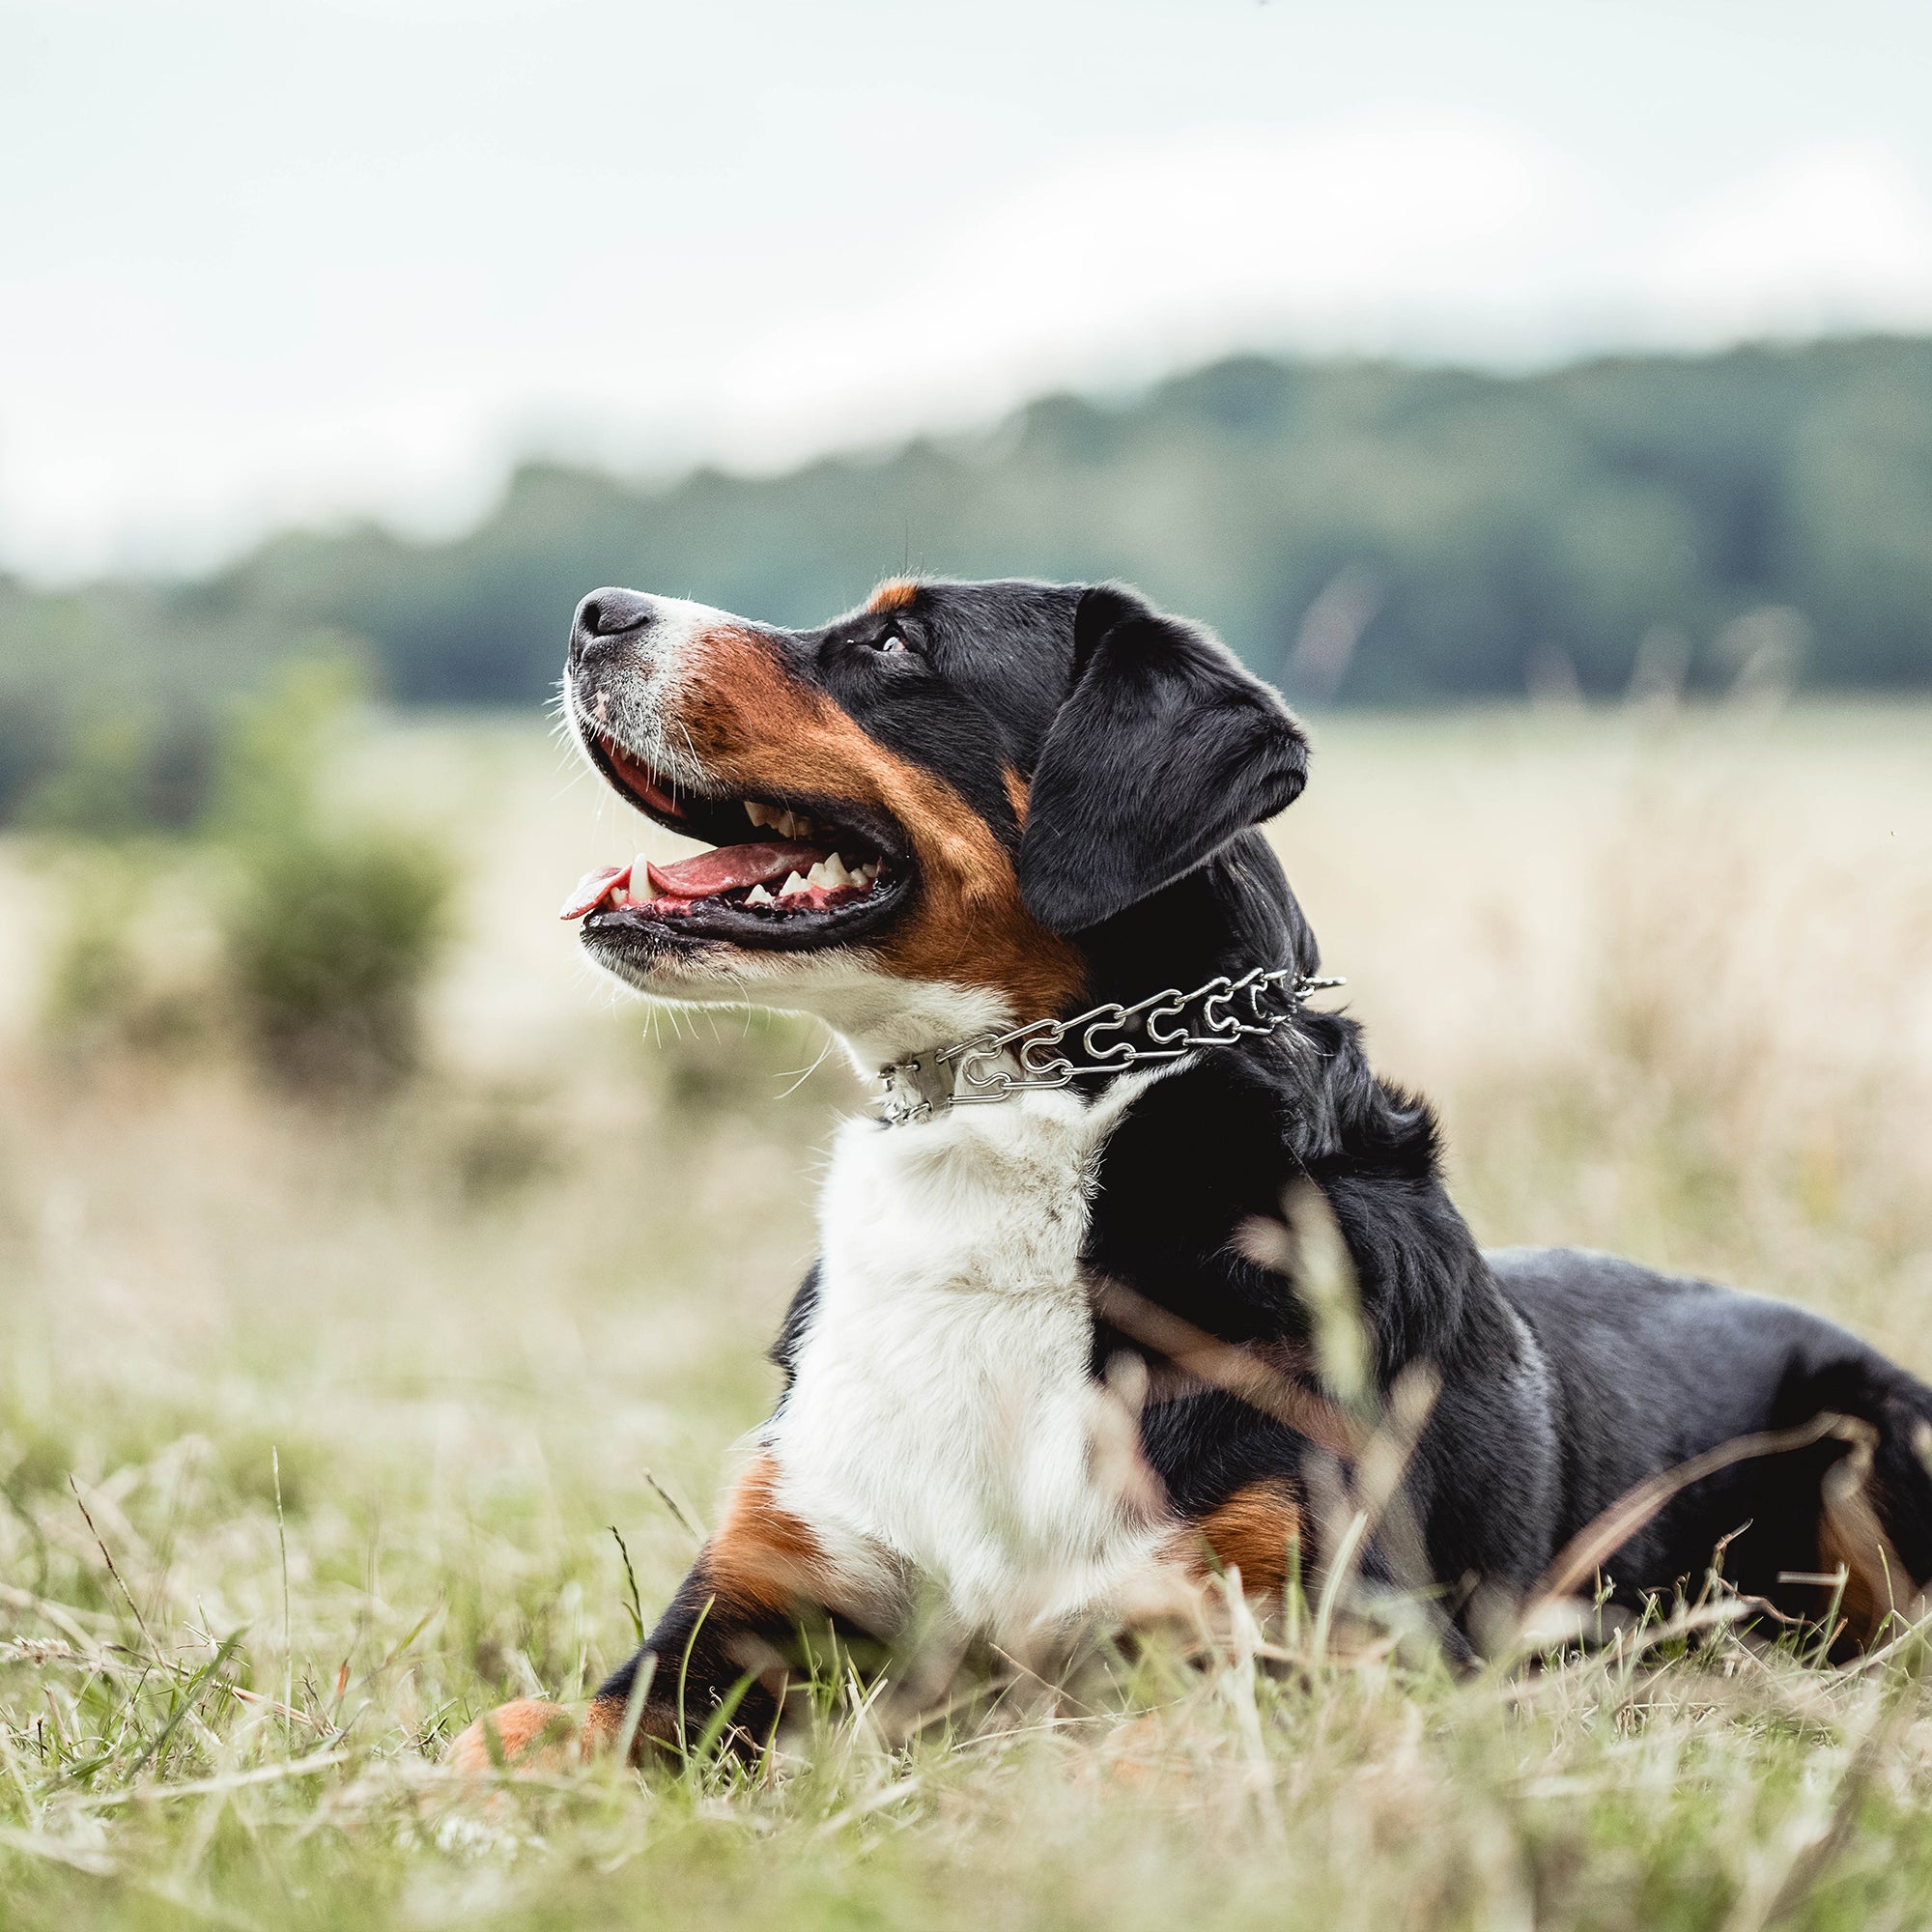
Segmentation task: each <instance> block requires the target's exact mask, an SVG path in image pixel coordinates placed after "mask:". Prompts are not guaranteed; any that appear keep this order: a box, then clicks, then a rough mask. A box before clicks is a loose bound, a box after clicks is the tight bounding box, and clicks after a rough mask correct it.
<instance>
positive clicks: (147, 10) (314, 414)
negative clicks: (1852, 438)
mask: <svg viewBox="0 0 1932 1932" xmlns="http://www.w3.org/2000/svg"><path fill="white" fill-rule="evenodd" d="M1928 101H1932V5H1928V4H1927V0H1834V4H1833V5H1831V6H1824V5H1794V4H1786V0H1673V3H1672V4H1659V5H1647V4H1632V0H1521V4H1519V0H1428V4H1423V0H1323V4H1320V5H1316V4H1310V0H971V4H966V5H952V4H934V5H922V4H918V0H898V4H886V0H687V4H682V5H678V6H667V5H659V4H655V0H624V4H606V0H546V4H526V0H470V4H465V0H299V4H284V0H235V3H234V4H227V0H204V4H198V5H188V4H171V0H0V565H6V566H10V567H13V568H15V569H20V570H25V571H27V572H29V573H30V574H32V575H34V576H37V577H50V578H51V577H61V576H71V575H74V574H77V573H81V572H87V571H93V570H98V569H103V568H109V567H117V566H128V565H134V566H139V567H147V568H160V569H186V568H193V567H199V566H201V565H203V564H205V563H207V562H209V561H211V560H213V559H215V558H218V557H220V556H222V555H225V554H230V553H232V552H233V551H234V550H235V549H236V548H237V547H239V546H241V545H242V544H244V543H245V542H246V541H248V540H249V539H250V538H252V537H253V536H255V535H257V534H259V533H260V532H261V531H262V530H264V529H266V528H269V527H271V526H276V525H278V524H282V523H286V522H290V521H302V522H321V521H327V520H329V519H331V518H335V517H340V516H344V515H349V514H360V513H372V514H377V515H381V516H383V517H385V518H388V519H390V520H392V521H396V522H399V523H401V524H402V525H404V526H407V527H412V528H417V529H425V530H434V529H446V528H451V527H455V526H459V525H460V524H461V523H462V522H464V521H465V520H467V519H469V518H470V517H473V516H474V515H476V514H477V513H478V512H479V511H480V510H482V509H483V508H484V507H485V506H486V505H487V503H488V501H489V499H490V497H491V496H492V494H493V493H494V492H495V490H496V489H497V488H498V487H499V486H500V483H501V481H502V478H503V475H504V473H505V470H506V469H507V467H508V465H509V464H510V463H511V462H512V461H513V460H514V459H515V457H516V456H517V455H519V454H521V453H524V452H526V451H546V452H553V453H559V454H568V455H577V456H582V457H587V458H590V459H593V460H596V461H600V462H604V463H607V464H611V465H613V466H615V467H618V468H621V469H633V470H639V471H644V472H664V471H668V470H669V469H674V468H676V467H679V466H681V465H682V464H684V463H686V462H688V461H691V460H694V459H696V458H700V457H704V458H713V459H717V460H721V461H724V462H726V463H728V464H731V465H733V466H736V467H742V468H752V469H769V468H773V467H776V466H780V465H782V464H785V463H788V462H791V461H794V460H796V459H797V458H798V457H800V456H802V455H806V454H810V453H813V452H815V451H818V450H821V449H825V448H829V447H839V446H845V445H850V444H854V443H863V442H867V441H870V440H878V439H881V438H885V437H889V436H892V435H895V434H896V433H899V432H901V431H903V430H905V429H908V428H912V427H918V426H924V425H931V426H934V427H940V428H945V427H952V426H959V425H966V424H972V423H976V422H980V421H982V420H984V419H986V418H987V417H989V416H991V415H993V414H995V413H997V412H998V411H999V410H1001V409H1002V408H1003V407H1005V406H1006V405H1008V404H1009V403H1011V402H1012V401H1015V400H1017V399H1019V398H1020V397H1022V396H1024V395H1026V394H1029V393H1031V392H1033V391H1034V390H1036V389H1037V388H1039V387H1041V386H1043V385H1046V384H1063V383H1070V384H1103V385H1119V384H1125V383H1131V382H1133V381H1137V380H1140V379H1143V378H1145V377H1147V376H1149V375H1151V374H1154V373H1157V372H1159V371H1161V370H1163V369H1165V368H1168V367H1172V366H1176V365H1179V364H1182V363H1185V362H1188V361H1192V360H1197V359H1199V358H1201V357H1203V356H1205V355H1209V354H1211V353H1214V352H1217V351H1220V350H1224V349H1229V348H1238V347H1259V348H1275V349H1291V350H1293V349H1299V350H1306V351H1310V352H1318V353H1329V352H1335V351H1363V352H1371V353H1381V352H1391V353H1396V354H1400V355H1413V356H1427V357H1444V356H1449V357H1458V358H1468V359H1474V360H1478V361H1482V362H1485V363H1490V364H1493V365H1500V366H1505V367H1516V366H1523V365H1525V364H1533V363H1538V362H1545V361H1548V360H1549V359H1551V358H1553V357H1558V356H1562V355H1570V354H1574V353H1577V352H1579V351H1586V350H1593V349H1600V348H1605V347H1620V346H1649V345H1704V344H1712V343H1719V342H1724V341H1729V340H1733V339H1736V338H1738V337H1740V336H1743V335H1750V334H1761V333H1773V334H1781V335H1804V334H1808V333H1814V332H1817V331H1819V330H1822V329H1847V328H1861V327H1907V328H1922V327H1932V107H1928Z"/></svg>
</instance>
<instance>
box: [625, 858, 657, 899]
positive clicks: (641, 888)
mask: <svg viewBox="0 0 1932 1932" xmlns="http://www.w3.org/2000/svg"><path fill="white" fill-rule="evenodd" d="M624 891H625V893H626V895H628V896H629V898H630V900H631V903H632V904H633V905H647V904H649V903H650V901H651V900H652V899H654V898H656V897H657V895H658V889H657V888H656V887H655V886H654V885H652V884H651V874H650V861H649V860H648V859H646V858H645V857H644V855H643V854H642V853H641V852H639V854H638V856H637V857H636V858H635V859H633V860H632V861H631V883H630V884H629V885H628V886H626V887H625V888H624Z"/></svg>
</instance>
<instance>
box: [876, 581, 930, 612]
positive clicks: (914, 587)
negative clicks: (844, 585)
mask: <svg viewBox="0 0 1932 1932" xmlns="http://www.w3.org/2000/svg"><path fill="white" fill-rule="evenodd" d="M918 595H919V585H918V583H917V582H914V580H913V579H912V578H910V577H889V578H887V579H886V581H885V582H883V583H882V584H880V585H879V587H878V588H877V589H876V590H874V591H873V592H872V594H871V596H869V597H868V598H867V600H866V609H867V610H868V611H907V610H910V609H911V608H912V601H913V599H914V598H915V597H917V596H918Z"/></svg>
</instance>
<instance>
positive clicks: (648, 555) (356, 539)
mask: <svg viewBox="0 0 1932 1932" xmlns="http://www.w3.org/2000/svg"><path fill="white" fill-rule="evenodd" d="M902 569H911V570H914V571H926V572H934V573H942V574H957V575H965V576H978V575H992V574H1001V575H1008V574H1031V575H1039V576H1043V577H1048V578H1057V579H1089V578H1096V577H1106V576H1118V577H1124V578H1128V579H1131V580H1132V581H1134V582H1138V583H1140V584H1141V585H1143V586H1144V587H1145V588H1146V589H1147V590H1148V591H1149V592H1150V593H1151V594H1152V595H1153V596H1154V597H1156V598H1158V599H1160V600H1161V601H1163V602H1165V603H1167V604H1169V605H1170V606H1172V607H1174V608H1176V609H1179V610H1183V611H1188V612H1190V613H1192V614H1195V615H1198V616H1201V617H1205V618H1207V619H1208V620H1209V621H1210V622H1212V623H1214V624H1215V625H1216V626H1218V627H1219V629H1220V630H1221V631H1222V633H1223V634H1224V635H1225V636H1226V637H1227V638H1228V639H1229V640H1230V641H1231V642H1232V643H1233V644H1235V646H1236V648H1237V649H1238V650H1240V651H1241V652H1242V654H1243V655H1244V656H1245V657H1246V658H1247V660H1248V661H1249V663H1250V664H1252V665H1253V666H1254V667H1255V668H1257V669H1259V670H1261V671H1262V672H1264V674H1266V675H1268V676H1270V677H1273V678H1275V679H1277V680H1279V681H1280V682H1281V683H1282V684H1283V686H1284V687H1285V688H1286V689H1287V690H1288V691H1289V692H1290V694H1291V696H1295V697H1297V698H1300V699H1302V700H1304V701H1306V700H1315V701H1334V702H1340V703H1359V704H1405V705H1407V704H1433V703H1440V702H1445V701H1454V700H1459V699H1481V698H1491V697H1497V696H1514V695H1519V694H1520V693H1522V692H1523V691H1524V689H1525V687H1526V686H1527V687H1528V688H1531V689H1535V688H1537V687H1538V686H1546V687H1550V688H1561V689H1563V690H1566V691H1569V690H1576V691H1580V692H1582V693H1583V694H1585V695H1590V694H1605V695H1608V694H1616V693H1622V692H1624V691H1627V690H1630V689H1631V688H1632V687H1633V685H1634V686H1636V687H1637V688H1639V689H1647V688H1656V687H1660V686H1678V685H1686V686H1688V687H1689V688H1690V689H1692V690H1697V689H1727V688H1730V687H1732V686H1734V685H1736V684H1737V683H1738V681H1739V680H1740V679H1741V678H1742V679H1744V680H1745V681H1746V682H1747V683H1748V682H1751V681H1755V680H1766V679H1769V680H1775V681H1777V682H1780V683H1791V682H1796V683H1803V684H1806V685H1810V686H1814V687H1820V688H1837V689H1848V688H1862V689H1898V688H1907V687H1920V688H1922V687H1925V686H1927V685H1932V341H1924V340H1916V339H1913V340H1902V339H1871V340H1862V341H1837V342H1827V343H1819V344H1814V345H1811V346H1807V347H1800V348H1748V349H1740V350H1737V351H1734V352H1730V353H1727V354H1724V355H1712V356H1704V357H1683V356H1648V357H1625V358H1618V359H1614V360H1604V361H1597V362H1591V363H1587V364H1583V365H1579V366H1577V367H1572V368H1568V369H1563V370H1558V371H1554V372H1550V373H1547V374H1539V375H1532V376H1524V377H1516V378H1508V377H1499V376H1493V375H1484V374H1475V373H1470V372H1467V371H1461V370H1424V369H1415V368H1408V367H1399V366H1394V365H1388V364H1379V363H1333V364H1321V365H1318V364H1307V363H1292V362H1280V361H1269V360H1264V359H1259V358H1252V357H1249V358H1242V359H1237V360H1232V361H1227V362H1222V363H1219V364H1217V365H1215V366H1213V367H1210V368H1207V369H1204V370H1201V371H1198V372H1196V373H1194V374H1191V375H1188V376H1184V377H1180V378H1178V379H1176V380H1173V381H1170V382H1167V383H1163V384H1160V385H1158V386H1157V387H1154V388H1152V389H1151V390H1148V391H1146V392H1143V393H1140V394H1138V395H1136V396H1133V397H1131V398H1127V399H1123V400H1118V401H1095V400H1083V399H1080V398H1077V397H1073V396H1054V397H1050V398H1047V399H1045V400H1042V401H1039V402H1037V403H1035V404H1033V405H1031V406H1029V407H1028V408H1026V409H1024V410H1021V411H1020V412H1017V413H1016V414H1015V415H1013V416H1012V417H1011V418H1010V419H1009V421H1007V422H1006V423H1004V424H1002V425H1001V426H999V427H998V428H997V429H995V430H993V431H991V432H988V433H984V434H981V435H978V436H974V437H970V438H961V439H954V440H917V441H914V442H911V443H908V444H906V445H905V446H904V447H902V448H899V449H897V450H895V451H893V452H890V453H874V454H869V455H863V456H848V457H843V458H838V459H834V460H827V461H824V462H819V463H815V464H813V465H811V466H810V467H809V468H806V469H800V470H798V471H796V472H794V473H792V474H789V475H785V476H781V477H776V478H763V479H748V478H742V477H733V476H727V475H724V474H720V473H718V472H716V471H711V470H700V471H697V472H695V473H693V474H690V475H687V476H685V477H683V478H681V479H679V480H677V481H674V482H668V483H658V484H639V483H627V482H621V481H617V480H614V479H612V478H611V477H609V476H605V475H599V474H593V473H589V472H587V471H583V470H579V469H566V468H561V467H558V466H555V465H549V464H541V465H530V466H527V467H526V468H525V469H521V470H520V471H518V473H517V474H516V476H515V477H514V479H513V480H512V482H511V484H510V486H509V489H508V491H507V494H506V495H505V497H504V499H503V501H502V502H501V504H500V505H499V506H498V507H497V510H496V511H495V512H494V513H493V514H492V515H491V516H490V517H489V518H488V519H487V520H486V521H485V522H484V523H483V524H482V525H481V526H478V527H477V528H475V529H474V530H472V531H471V532H470V533H469V534H468V535H466V536H464V537H461V538H459V539H457V540H454V541H449V542H438V543H423V542H412V541H408V540H406V539H404V538H401V537H398V536H396V535H394V534H392V533H390V532H388V531H385V530H383V529H380V528H377V527H374V526H360V527H355V528H348V529H343V530H339V531H335V532H331V533H324V534H317V533H294V534H287V535H282V536H278V537H275V538H273V539H271V540H270V541H269V542H267V543H264V544H263V545H262V546H261V547H260V548H258V549H257V550H256V551H254V552H253V553H252V554H249V555H247V556H246V557H244V558H243V559H242V560H241V561H240V562H239V563H237V564H235V565H234V566H233V567H232V568H229V569H226V570H223V571H221V572H220V573H218V574H216V575H214V576H213V577H210V578H208V579H206V580H203V581H200V582H190V583H185V584H179V585H172V586H164V585H156V584H132V583H104V584H99V585H95V586H92V587H88V588H85V589H80V590H75V591H71V592H64V593H60V594H35V593H31V592H29V591H28V590H27V589H26V588H24V587H23V586H21V585H19V584H11V583H7V582H4V581H0V817H7V816H18V815H21V814H26V815H28V816H30V817H31V816H32V815H34V814H35V813H36V812H39V813H41V814H46V813H52V815H53V816H55V817H56V818H60V817H64V816H67V815H69V814H71V813H72V812H74V811H76V810H81V811H84V812H91V813H93V814H94V815H95V816H96V817H97V818H98V817H101V816H105V817H109V818H112V817H115V816H120V817H122V818H126V819H128V820H147V821H151V822H152V821H159V822H164V823H165V822H170V821H173V822H182V821H185V820H186V819H188V818H191V817H192V816H193V815H194V814H195V813H196V811H197V810H200V809H201V802H202V801H203V800H204V799H205V796H206V785H207V781H208V778H209V775H210V773H211V771H212V770H213V761H212V750H211V748H212V746H213V742H214V733H213V729H212V726H211V720H212V718H213V715H214V714H213V709H212V706H213V704H214V701H215V700H216V699H217V698H218V697H219V696H221V695H222V694H224V693H230V692H233V691H235V690H237V689H241V688H248V687H252V686H254V685H256V684H258V683H259V682H260V681H261V680H262V678H263V676H264V674H265V672H266V671H267V670H269V669H270V668H271V667H272V666H273V665H274V664H275V663H276V662H277V661H278V660H281V659H283V658H285V657H286V656H287V655H289V654H290V653H291V652H295V651H306V652H312V651H314V650H315V649H316V648H317V645H318V642H319V641H320V642H323V643H326V644H327V647H328V648H330V649H332V650H333V651H335V652H336V653H338V654H340V653H343V652H347V653H349V654H351V655H354V656H358V657H359V658H360V660H361V661H362V663H363V665H364V668H365V670H366V673H367V675H368V676H369V677H370V679H371V680H372V681H373V683H374V685H375V687H376V689H377V690H378V691H379V692H380V693H382V694H384V695H386V696H391V697H393V698H395V699H398V700H400V701H403V702H405V703H420V704H437V705H447V704H472V703H473V704H506V703H507V704H519V705H534V704H536V703H538V702H540V701H541V700H542V699H543V698H544V696H546V694H547V693H548V692H549V691H550V690H551V689H552V686H553V683H554V678H555V675H556V672H557V668H558V664H559V660H560V657H561V651H562V644H563V637H564V629H565V623H566V620H567V618H568V615H569V612H570V610H571V608H572V606H573V604H574V603H575V602H576V600H577V599H578V597H580V596H581V595H582V593H583V592H584V591H585V590H587V589H589V588H591V587H593V586H594V585H597V584H600V583H606V582H626V583H633V584H639V585H645V586H650V587H654V588H661V589H664V590H668V591H672V592H676V593H679V594H684V595H690V596H695V597H698V598H701V599H703V600H705V601H708V602H713V603H717V604H721V605H724V606H725V607H727V608H729V609H732V610H736V611H743V612H746V613H747V614H750V615H754V616H758V617H763V618H768V619H773V620H776V621H780V622H785V623H810V622H817V621H822V620H823V619H825V618H826V617H828V616H830V615H832V614H834V613H836V612H837V611H839V610H841V609H844V608H846V607H848V606H850V605H851V604H853V603H854V602H856V601H857V600H858V599H860V598H861V597H862V596H863V595H864V593H865V592H866V590H867V587H868V586H869V585H870V583H871V582H873V581H874V580H875V579H876V578H878V577H880V576H882V575H885V574H889V573H892V572H896V571H899V570H902ZM37 801H38V802H37ZM83 801H84V803H83Z"/></svg>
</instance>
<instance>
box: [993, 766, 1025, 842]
mask: <svg viewBox="0 0 1932 1932" xmlns="http://www.w3.org/2000/svg"><path fill="white" fill-rule="evenodd" d="M1000 778H1001V780H1002V781H1003V782H1004V783H1005V785H1006V787H1007V803H1008V804H1009V806H1011V807H1012V809H1013V816H1014V817H1015V818H1017V819H1018V820H1019V822H1020V829H1021V830H1022V831H1024V830H1025V829H1026V815H1027V807H1028V806H1029V805H1031V804H1032V803H1033V791H1032V788H1031V787H1030V786H1029V785H1028V783H1027V781H1026V780H1025V779H1023V778H1021V777H1020V775H1019V773H1017V772H1016V771H1014V770H1013V768H1012V767H1011V766H1010V765H1009V766H1008V767H1007V769H1006V770H1005V771H1003V772H1002V773H1001V774H1000Z"/></svg>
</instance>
